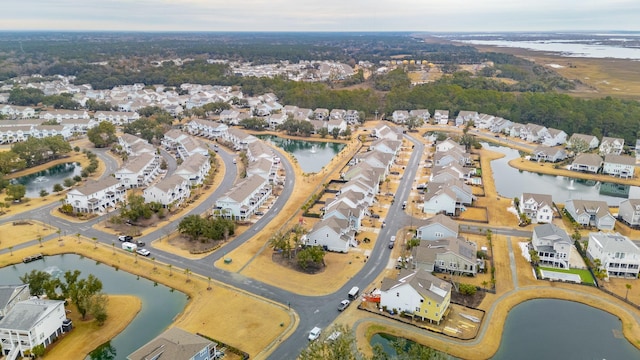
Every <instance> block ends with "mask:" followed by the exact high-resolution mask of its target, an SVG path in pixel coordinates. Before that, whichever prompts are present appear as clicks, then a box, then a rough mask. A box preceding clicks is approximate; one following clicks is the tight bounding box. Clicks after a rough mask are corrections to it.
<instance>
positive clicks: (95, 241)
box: [78, 234, 98, 250]
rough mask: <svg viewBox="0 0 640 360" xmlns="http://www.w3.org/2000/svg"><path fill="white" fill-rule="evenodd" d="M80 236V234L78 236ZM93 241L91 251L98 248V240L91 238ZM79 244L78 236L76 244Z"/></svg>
mask: <svg viewBox="0 0 640 360" xmlns="http://www.w3.org/2000/svg"><path fill="white" fill-rule="evenodd" d="M78 235H80V234H78ZM91 239H92V240H93V249H94V250H95V249H97V248H98V238H97V237H95V236H94V237H92V238H91ZM79 242H80V236H78V243H79Z"/></svg>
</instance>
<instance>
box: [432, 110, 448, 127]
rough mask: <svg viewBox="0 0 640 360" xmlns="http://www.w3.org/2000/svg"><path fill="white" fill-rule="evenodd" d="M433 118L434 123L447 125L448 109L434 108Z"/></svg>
mask: <svg viewBox="0 0 640 360" xmlns="http://www.w3.org/2000/svg"><path fill="white" fill-rule="evenodd" d="M433 120H434V122H435V123H436V125H447V124H448V123H449V110H436V111H435V112H434V113H433Z"/></svg>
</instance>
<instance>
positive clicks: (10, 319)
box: [0, 299, 64, 331]
mask: <svg viewBox="0 0 640 360" xmlns="http://www.w3.org/2000/svg"><path fill="white" fill-rule="evenodd" d="M60 304H64V301H59V300H40V299H32V300H25V301H21V302H19V303H17V304H16V305H15V306H14V307H13V309H11V311H9V313H8V314H7V315H6V316H5V317H4V318H2V320H0V329H11V330H20V331H29V330H31V329H32V328H33V327H34V326H35V325H36V324H37V323H38V322H39V321H40V320H42V319H43V318H44V317H45V316H47V314H49V313H50V312H51V311H53V310H54V309H55V308H56V307H57V306H59V305H60ZM63 308H64V306H63Z"/></svg>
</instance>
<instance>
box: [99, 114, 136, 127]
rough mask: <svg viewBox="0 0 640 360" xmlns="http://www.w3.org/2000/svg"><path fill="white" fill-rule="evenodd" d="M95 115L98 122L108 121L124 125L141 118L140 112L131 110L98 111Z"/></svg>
mask: <svg viewBox="0 0 640 360" xmlns="http://www.w3.org/2000/svg"><path fill="white" fill-rule="evenodd" d="M93 117H94V118H95V119H96V120H98V122H103V121H108V122H110V123H112V124H113V125H116V126H122V125H127V124H129V123H132V122H134V121H136V120H138V119H140V114H138V113H137V112H131V111H96V113H95V115H93Z"/></svg>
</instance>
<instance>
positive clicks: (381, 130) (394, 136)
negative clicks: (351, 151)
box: [371, 123, 402, 141]
mask: <svg viewBox="0 0 640 360" xmlns="http://www.w3.org/2000/svg"><path fill="white" fill-rule="evenodd" d="M371 136H373V137H375V138H378V139H389V140H400V141H402V135H401V134H398V132H396V131H394V130H393V129H391V128H390V127H389V126H387V125H386V124H383V123H380V124H378V125H377V126H376V127H375V128H373V130H372V131H371Z"/></svg>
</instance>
